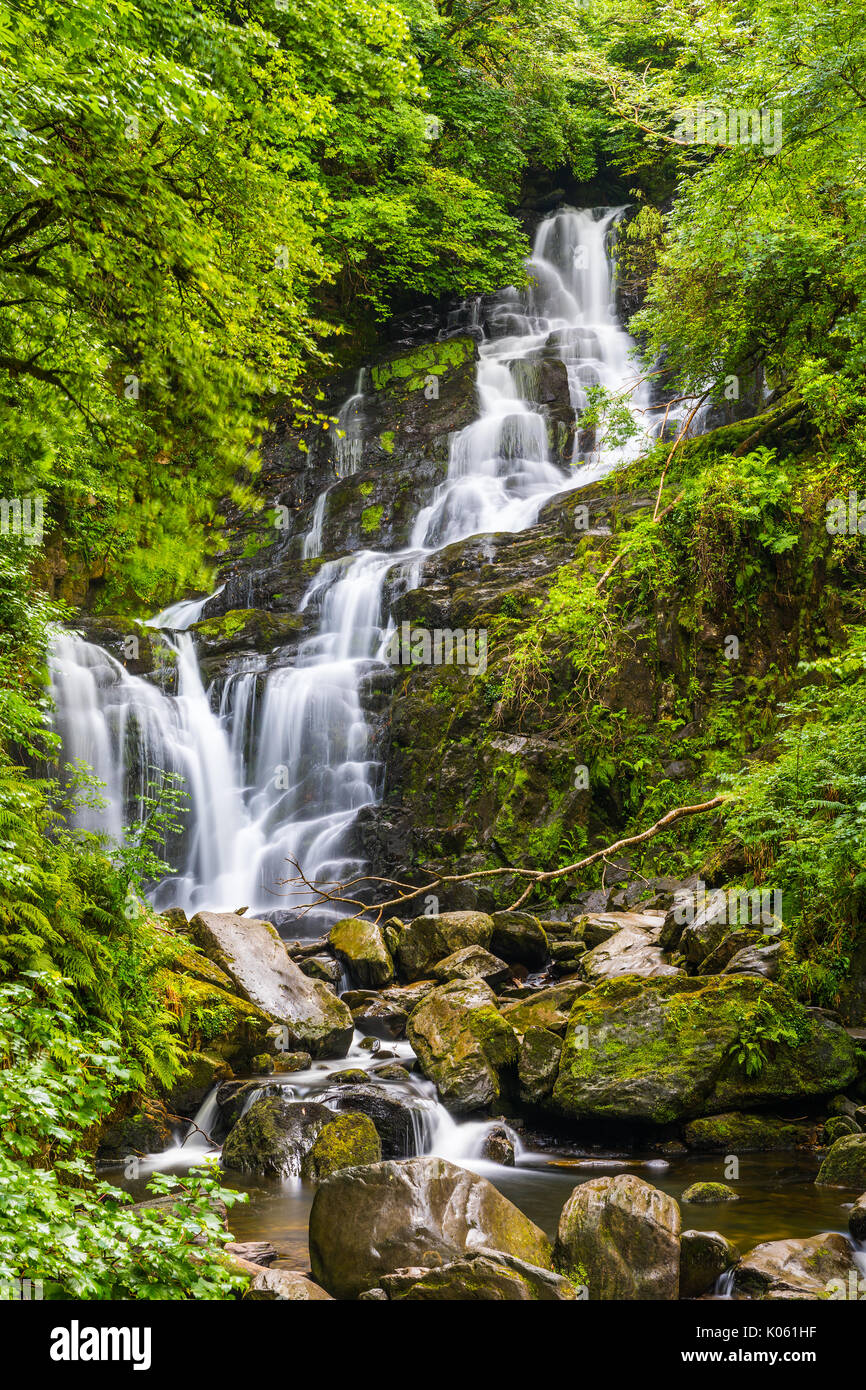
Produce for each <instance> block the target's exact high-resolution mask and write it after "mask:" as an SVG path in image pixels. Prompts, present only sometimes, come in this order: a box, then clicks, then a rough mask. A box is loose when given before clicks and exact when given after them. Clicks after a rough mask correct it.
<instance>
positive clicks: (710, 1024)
mask: <svg viewBox="0 0 866 1390" xmlns="http://www.w3.org/2000/svg"><path fill="white" fill-rule="evenodd" d="M755 1034H757V1036H758V1037H761V1036H762V1035H763V1037H764V1038H765V1039H766V1041H765V1042H764V1043H763V1046H762V1051H763V1057H764V1060H763V1062H762V1064H761V1066H760V1069H759V1070H758V1071H757V1072H755V1073H754V1074H752V1075H749V1074H748V1073H747V1070H746V1067H745V1065H744V1061H743V1060H741V1057H742V1054H741V1052H740V1048H741V1040H742V1039H743V1038H744V1037H746V1038H749V1037H751V1036H754V1035H755ZM768 1035H769V1036H768ZM774 1035H775V1039H774V1040H771V1039H773V1038H774ZM783 1038H784V1041H783V1040H782V1039H783ZM856 1069H857V1068H856V1060H855V1053H854V1044H853V1042H852V1040H851V1038H849V1037H848V1034H847V1033H846V1032H845V1031H844V1029H842V1028H841V1027H839V1025H838V1024H836V1023H833V1022H832V1021H831V1020H829V1019H827V1018H825V1017H824V1016H822V1015H820V1014H815V1013H810V1012H809V1011H807V1010H806V1009H804V1008H803V1007H802V1006H801V1005H800V1004H797V1003H796V1002H795V1001H794V1000H792V999H791V998H790V996H789V995H788V994H787V993H786V992H785V991H784V990H783V989H781V988H780V987H779V986H778V985H775V984H772V983H770V982H769V981H766V980H760V979H757V978H756V977H754V976H748V975H740V976H737V975H734V976H724V975H714V976H708V977H706V978H690V977H685V976H680V977H677V978H675V979H657V980H639V979H635V978H633V977H629V976H624V977H622V978H620V979H616V980H609V981H607V982H606V983H605V984H603V985H599V986H598V988H597V989H595V990H593V991H592V992H591V993H590V994H585V995H582V996H581V997H580V998H579V999H577V1000H576V1002H575V1004H574V1007H573V1009H572V1011H571V1016H570V1019H569V1025H568V1031H567V1033H566V1038H565V1045H564V1047H563V1051H562V1060H561V1062H560V1067H559V1074H558V1076H557V1079H556V1085H555V1086H554V1089H553V1096H552V1104H553V1106H554V1108H555V1109H556V1110H557V1111H558V1112H559V1113H561V1114H564V1115H566V1116H568V1117H569V1118H578V1119H584V1118H593V1119H602V1118H604V1119H611V1120H618V1121H630V1122H642V1123H650V1124H668V1123H671V1122H673V1121H677V1120H686V1119H692V1118H693V1117H695V1116H699V1115H706V1114H712V1113H713V1112H716V1111H724V1110H729V1109H737V1110H741V1109H753V1108H757V1107H759V1106H763V1105H773V1104H778V1103H780V1102H782V1101H788V1100H793V1099H797V1100H800V1099H804V1098H806V1097H817V1096H820V1095H824V1094H828V1093H832V1092H834V1091H838V1090H841V1089H843V1088H844V1087H845V1086H846V1085H848V1084H849V1083H850V1082H851V1081H852V1080H853V1079H854V1076H855V1075H856Z"/></svg>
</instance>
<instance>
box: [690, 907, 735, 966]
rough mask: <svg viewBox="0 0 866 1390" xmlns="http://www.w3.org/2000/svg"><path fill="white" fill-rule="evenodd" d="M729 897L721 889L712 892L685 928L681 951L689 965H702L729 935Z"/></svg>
mask: <svg viewBox="0 0 866 1390" xmlns="http://www.w3.org/2000/svg"><path fill="white" fill-rule="evenodd" d="M729 931H730V926H729V925H728V898H727V894H726V893H724V892H722V891H721V890H720V891H719V892H717V893H713V894H711V896H710V898H709V900H708V902H707V904H706V906H705V907H703V908H702V909H701V911H700V912H698V913H697V914H696V915H695V917H694V919H693V921H691V922H689V924H688V925H687V926H686V927H685V928H684V930H683V932H682V935H681V936H680V939H679V951H680V954H681V955H684V956H685V958H686V960H687V961H688V963H689V965H700V964H701V963H702V962H703V961H704V960H706V958H707V956H709V955H710V954H711V953H712V952H713V951H715V950H716V948H717V947H718V946H720V945H721V943H722V941H723V939H724V938H725V937H726V936H727V935H728V932H729Z"/></svg>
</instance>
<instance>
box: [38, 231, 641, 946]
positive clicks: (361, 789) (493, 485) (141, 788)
mask: <svg viewBox="0 0 866 1390" xmlns="http://www.w3.org/2000/svg"><path fill="white" fill-rule="evenodd" d="M621 211H622V209H618V208H604V209H595V210H584V211H574V210H564V211H561V212H558V213H556V214H555V215H554V216H552V217H550V218H548V219H547V220H546V221H544V222H542V223H541V225H540V227H539V229H538V233H537V235H536V238H535V246H534V250H533V255H532V258H531V260H530V262H529V267H528V269H529V272H530V277H531V286H530V288H529V289H528V290H526V291H517V290H506V291H503V292H502V293H501V294H500V295H499V296H497V297H496V300H495V302H494V304H493V306H492V308H491V310H490V311H489V312H488V314H487V315H486V318H485V321H484V323H483V325H482V326H483V333H484V336H483V338H482V341H481V342H480V345H479V362H478V369H477V390H478V401H479V415H478V419H477V420H475V421H474V422H473V423H472V424H470V425H468V426H467V427H466V428H465V429H463V430H461V431H459V432H458V433H457V434H456V435H455V436H454V437H453V440H452V443H451V450H450V459H449V464H448V470H447V475H446V477H445V479H444V481H443V482H442V483H441V484H440V485H439V487H437V488H436V490H435V492H434V495H433V497H432V498H431V500H430V502H429V504H428V505H427V506H425V507H423V508H422V509H421V511H420V513H419V515H418V517H417V521H416V524H415V527H414V530H413V534H412V537H411V542H410V547H409V548H408V549H406V550H403V551H397V552H390V553H388V552H371V551H363V552H361V553H359V554H356V555H354V556H350V557H344V558H342V559H339V560H334V561H329V562H327V563H326V564H324V565H323V566H322V567H321V569H320V570H319V572H318V574H317V575H316V577H315V578H314V579H313V581H312V583H311V584H310V586H309V589H308V591H307V593H306V595H305V597H304V599H303V602H302V605H301V609H302V611H306V610H307V609H310V610H311V611H316V610H318V613H319V630H318V633H317V634H316V636H314V637H311V638H309V639H307V640H306V641H304V642H302V643H301V645H300V648H299V650H298V654H297V658H296V660H295V663H294V665H292V666H288V667H278V668H277V669H274V670H271V671H270V672H269V674H268V675H267V678H266V680H265V682H264V690H263V693H261V694H259V682H260V677H259V675H257V674H256V673H253V672H243V673H240V674H235V675H232V676H230V677H229V678H228V679H227V681H226V683H225V685H224V686H223V688H222V689H221V690H220V691H218V692H217V691H210V692H206V691H205V689H204V686H203V684H202V680H201V676H200V673H199V670H198V666H197V662H196V658H195V650H194V639H193V637H192V636H191V635H190V634H189V633H188V632H187V631H186V629H187V628H189V627H190V626H192V624H194V623H195V622H196V621H197V619H198V618H199V617H200V615H201V612H202V609H203V606H204V604H205V603H206V602H207V600H194V601H192V600H191V601H184V602H182V603H180V604H175V605H174V606H173V607H172V608H170V609H167V610H166V611H165V612H164V613H161V614H159V615H158V617H156V618H155V619H152V620H151V621H152V625H153V626H154V627H156V628H160V629H162V630H163V632H164V633H165V634H167V635H166V642H167V645H168V646H169V648H170V649H171V650H172V652H173V654H174V659H175V661H176V665H177V674H178V684H177V694H176V695H173V696H165V695H163V694H161V692H160V691H158V690H157V689H156V688H155V687H154V686H153V685H151V684H150V683H149V682H147V681H145V680H141V679H139V678H136V677H133V676H129V675H128V674H127V673H126V672H125V671H124V669H123V668H122V666H120V664H119V663H118V662H116V661H115V660H114V659H113V658H112V657H110V656H108V655H107V654H106V653H104V652H102V651H101V650H100V649H99V648H96V647H93V646H91V645H90V644H88V643H84V642H79V641H78V640H77V639H74V638H71V637H68V636H63V637H61V638H59V639H58V642H57V646H56V648H55V652H54V657H53V662H52V693H53V696H54V700H55V704H56V708H57V726H58V728H59V730H60V732H61V733H62V735H63V742H64V754H65V758H66V759H76V758H80V759H84V760H85V761H87V762H89V763H91V765H92V766H93V767H94V770H95V772H96V774H97V776H98V777H100V778H101V779H102V780H103V781H104V782H105V785H106V796H107V799H108V801H109V811H108V814H107V818H103V820H102V828H103V829H106V828H107V829H109V830H110V832H111V833H113V834H118V833H119V832H120V828H121V824H122V822H123V819H124V816H125V815H127V816H128V815H129V812H130V803H131V802H134V801H135V799H136V798H138V800H139V801H140V800H141V798H142V796H143V795H144V794H145V792H146V789H147V781H148V776H149V772H148V769H150V768H158V769H162V770H163V771H166V772H177V773H179V774H180V775H181V776H182V777H183V779H184V781H185V784H186V789H187V792H188V794H189V798H190V805H189V815H188V831H187V834H186V835H185V837H184V840H183V845H182V848H181V851H180V854H179V857H178V859H177V864H176V867H177V869H178V873H177V876H176V877H173V878H172V879H171V880H170V881H169V882H168V883H167V884H165V885H162V886H161V887H160V888H159V889H158V890H157V892H156V895H155V900H156V902H157V904H158V905H159V906H166V905H169V904H170V903H177V904H178V905H180V906H182V907H184V908H185V909H186V910H187V911H190V910H194V909H197V908H200V907H209V908H212V909H215V910H231V909H233V908H235V907H237V906H239V905H241V904H244V905H248V906H250V907H252V908H253V909H254V910H259V911H263V910H267V909H268V908H274V907H285V906H289V907H298V906H300V905H302V904H303V903H305V902H309V901H310V894H309V893H307V892H306V891H301V890H299V891H298V892H296V893H293V895H292V896H290V897H288V898H287V897H285V896H279V889H278V886H277V885H278V884H279V882H280V880H283V879H286V878H287V877H291V876H293V874H294V870H293V869H292V868H291V867H290V866H291V864H292V863H297V864H299V865H300V866H301V867H302V869H303V872H304V874H305V876H306V878H307V880H308V881H310V882H322V881H325V880H344V879H346V878H347V877H349V876H350V875H352V874H353V873H354V872H356V871H357V870H359V869H361V868H362V862H361V860H360V859H359V858H358V855H357V852H356V850H355V848H354V846H353V842H352V830H353V825H354V822H355V820H356V817H357V814H358V812H359V810H360V809H361V808H362V807H364V806H368V805H370V804H371V803H374V802H375V801H376V799H377V796H378V786H379V773H380V768H379V764H378V763H377V761H376V759H375V757H374V752H373V749H372V747H371V737H370V730H369V729H368V727H367V723H366V720H365V717H364V712H363V708H362V704H361V698H360V693H359V692H360V684H361V681H362V678H363V677H364V676H365V674H368V673H369V672H370V671H371V670H373V669H374V668H375V667H376V665H380V666H381V665H383V664H384V663H385V653H386V644H387V640H388V636H389V631H390V628H389V617H388V614H387V612H385V611H384V602H383V595H384V590H385V584H386V580H387V579H388V577H389V575H390V580H391V582H392V583H393V582H394V580H395V578H397V577H399V581H400V585H401V587H402V588H403V589H404V590H405V589H406V588H407V587H413V586H414V585H415V584H416V583H417V582H418V580H419V577H420V573H421V569H422V566H423V561H424V559H425V557H426V556H427V555H429V554H430V553H431V552H432V551H434V550H436V549H438V548H440V547H442V546H444V545H447V544H450V543H452V542H454V541H457V540H461V539H464V538H466V537H469V536H472V535H476V534H479V533H486V532H496V531H518V530H521V529H523V528H524V527H527V526H530V525H532V524H533V523H534V521H535V520H536V518H537V516H538V513H539V511H540V509H541V507H542V506H543V505H544V503H545V502H546V501H547V500H548V499H549V498H551V497H552V496H554V495H555V494H556V493H559V492H563V491H565V490H568V489H571V488H574V487H579V486H582V485H584V484H585V483H587V482H590V481H592V480H593V479H595V478H597V477H599V476H601V475H602V474H604V473H606V472H608V471H609V470H610V469H611V468H612V467H614V466H615V465H616V464H617V463H620V462H622V461H624V460H625V459H627V458H628V457H630V456H632V455H633V454H635V453H636V452H637V451H638V450H639V448H640V442H641V441H640V439H639V438H636V439H634V440H633V441H631V443H630V444H628V445H626V446H623V447H619V448H615V449H611V448H609V449H604V448H600V449H598V450H596V451H594V452H593V451H590V450H586V449H584V450H583V451H582V452H579V451H576V452H575V455H574V459H573V461H572V466H571V467H570V468H567V467H564V466H562V465H560V464H559V463H557V462H556V461H555V459H554V458H552V457H551V449H550V443H549V438H548V420H547V417H546V416H545V414H544V411H543V409H542V408H540V407H539V406H537V405H536V404H535V403H534V401H533V391H534V389H535V383H536V380H537V372H538V370H539V365H540V364H541V363H543V362H544V360H545V359H546V358H548V359H549V358H557V359H559V360H560V361H561V362H563V363H564V364H565V367H566V371H567V374H568V382H569V392H570V397H571V402H572V405H573V407H574V409H575V410H576V411H578V412H579V411H580V409H581V408H582V407H583V406H584V405H585V403H586V399H587V395H586V393H587V391H588V389H589V387H590V386H592V385H601V386H604V387H606V388H608V389H609V390H612V391H616V392H626V393H630V396H629V404H630V409H631V410H632V413H633V416H634V419H635V421H636V423H637V425H638V427H639V429H640V431H641V433H642V434H643V439H644V442H645V440H646V437H647V435H648V434H649V433H650V431H649V430H648V429H647V427H646V425H645V422H644V419H643V412H644V411H645V409H646V406H647V400H648V397H647V393H646V387H645V386H644V385H643V384H642V383H641V382H640V378H639V374H638V372H637V369H636V367H635V366H634V365H633V363H632V362H631V360H630V352H631V350H632V347H633V344H632V341H631V339H630V338H629V337H628V335H627V334H626V333H625V332H624V331H623V330H622V328H621V327H620V326H619V324H618V323H617V320H616V313H615V294H614V270H613V262H612V259H611V256H610V254H609V250H608V241H609V237H610V233H611V231H612V229H613V227H614V225H615V223H616V221H617V219H618V217H619V215H620V213H621ZM363 411H364V379H363V373H361V374H360V375H359V379H358V382H357V385H356V390H355V392H354V393H353V395H352V396H350V397H349V399H348V400H347V401H346V402H345V404H344V406H343V407H342V409H341V411H340V415H339V419H338V445H337V448H336V455H337V457H336V471H337V474H338V476H339V477H342V476H347V475H348V474H350V473H352V472H354V471H356V470H357V468H358V467H359V465H360V462H361V450H362V445H363V433H362V423H363ZM331 486H333V484H332V485H331ZM329 490H330V489H326V490H325V491H323V492H322V493H321V494H320V496H319V498H318V499H317V502H316V505H315V508H314V513H313V518H312V525H311V528H310V531H309V532H308V533H307V535H306V537H305V540H304V543H303V553H304V555H305V557H310V556H319V555H321V553H322V548H323V543H324V541H323V532H324V531H326V529H327V497H328V492H329ZM217 697H218V698H217ZM132 810H133V812H134V806H133V807H132ZM332 915H337V913H336V912H335V913H334V914H332ZM327 917H328V914H327V912H323V913H321V914H320V916H319V924H321V922H322V920H323V918H324V919H325V920H327Z"/></svg>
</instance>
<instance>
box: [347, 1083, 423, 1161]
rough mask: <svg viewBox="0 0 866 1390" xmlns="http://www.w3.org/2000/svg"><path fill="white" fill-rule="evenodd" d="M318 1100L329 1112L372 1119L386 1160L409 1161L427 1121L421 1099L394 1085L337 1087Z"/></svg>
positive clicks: (363, 1084)
mask: <svg viewBox="0 0 866 1390" xmlns="http://www.w3.org/2000/svg"><path fill="white" fill-rule="evenodd" d="M321 1100H322V1102H323V1103H324V1104H326V1105H328V1106H329V1107H330V1108H331V1110H335V1111H340V1112H343V1111H347V1110H351V1111H355V1112H357V1113H358V1114H361V1115H366V1116H367V1117H368V1118H369V1119H370V1120H372V1122H373V1124H374V1125H375V1128H376V1132H377V1134H378V1135H379V1139H380V1140H381V1144H382V1153H383V1155H384V1157H385V1158H411V1157H412V1156H413V1155H414V1154H415V1153H416V1152H417V1149H418V1146H419V1139H420V1136H421V1135H422V1134H423V1133H424V1130H425V1126H426V1125H427V1124H428V1123H429V1120H430V1111H429V1110H428V1109H426V1108H425V1103H424V1101H423V1100H421V1099H420V1098H419V1097H416V1096H412V1095H406V1094H404V1093H402V1092H401V1091H399V1090H397V1088H396V1087H393V1086H386V1085H381V1084H373V1085H367V1084H365V1083H351V1084H348V1085H347V1084H338V1085H334V1086H333V1087H332V1089H331V1090H328V1091H325V1092H324V1093H323V1094H322V1096H321Z"/></svg>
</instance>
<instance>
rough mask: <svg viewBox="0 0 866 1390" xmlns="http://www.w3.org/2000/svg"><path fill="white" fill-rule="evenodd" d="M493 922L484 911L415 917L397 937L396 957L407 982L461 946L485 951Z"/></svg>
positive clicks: (429, 972)
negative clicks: (481, 948) (398, 938)
mask: <svg viewBox="0 0 866 1390" xmlns="http://www.w3.org/2000/svg"><path fill="white" fill-rule="evenodd" d="M492 936H493V921H492V919H491V918H490V917H488V916H487V914H486V913H484V912H442V913H439V914H438V915H437V916H435V917H433V916H431V917H416V918H415V919H414V920H413V921H411V922H410V923H409V924H408V926H406V927H405V929H404V930H403V931H402V932H401V934H400V940H399V944H398V946H397V957H398V960H399V962H400V969H401V971H402V972H403V975H404V976H405V977H406V979H407V980H421V979H423V978H424V976H425V975H429V974H431V972H432V970H433V966H434V965H436V964H437V963H438V962H439V961H440V960H444V959H445V957H446V956H450V955H452V954H453V952H454V951H459V950H460V948H461V946H483V947H484V948H485V949H489V946H490V940H491V937H492Z"/></svg>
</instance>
